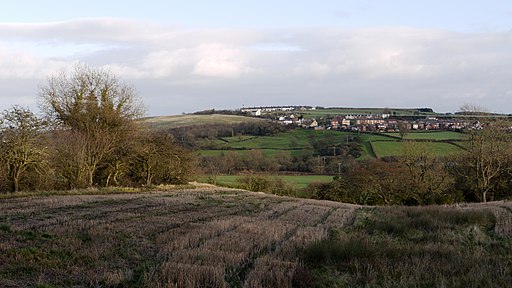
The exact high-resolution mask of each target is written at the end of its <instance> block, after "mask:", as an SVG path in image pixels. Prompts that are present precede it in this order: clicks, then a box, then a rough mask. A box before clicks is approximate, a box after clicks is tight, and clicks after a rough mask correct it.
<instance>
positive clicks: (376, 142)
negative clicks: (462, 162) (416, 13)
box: [200, 129, 466, 159]
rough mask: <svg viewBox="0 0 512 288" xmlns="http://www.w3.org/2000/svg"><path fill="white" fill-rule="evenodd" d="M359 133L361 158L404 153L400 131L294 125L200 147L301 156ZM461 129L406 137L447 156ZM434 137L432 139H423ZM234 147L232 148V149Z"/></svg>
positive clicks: (210, 153) (454, 148) (211, 153)
mask: <svg viewBox="0 0 512 288" xmlns="http://www.w3.org/2000/svg"><path fill="white" fill-rule="evenodd" d="M354 137H357V138H359V141H360V143H361V147H362V151H361V157H359V159H371V158H381V157H386V156H400V155H402V154H403V149H402V144H401V143H400V142H399V141H397V140H398V139H399V138H400V137H399V134H398V133H384V134H380V133H374V134H372V133H357V132H349V131H335V130H308V129H295V130H291V131H288V132H285V133H280V134H277V135H273V136H260V137H257V136H236V137H224V138H222V141H221V140H214V141H209V142H208V144H210V146H211V145H212V144H213V145H214V147H215V148H216V149H213V150H201V151H200V154H201V155H204V156H214V155H220V154H223V153H228V151H231V152H232V153H242V154H246V153H248V151H250V150H253V149H260V150H261V151H262V152H263V153H264V154H265V155H268V156H274V155H277V154H279V153H289V154H290V155H292V156H299V155H300V154H301V153H304V152H306V151H312V148H311V145H310V141H311V140H321V139H330V140H331V141H332V143H333V145H336V144H344V143H347V141H349V142H350V141H351V139H352V138H354ZM465 137H466V136H465V135H464V134H462V133H457V132H451V131H439V132H411V133H409V134H407V136H406V139H407V140H413V141H414V140H419V141H422V143H425V145H427V146H429V147H430V148H431V151H432V152H433V153H434V154H435V155H437V156H448V155H452V154H454V153H457V152H458V151H460V148H459V147H457V146H456V145H452V144H450V143H447V142H435V141H451V142H453V143H457V144H459V145H460V144H461V143H463V140H464V139H465ZM427 140H431V141H432V142H423V141H427ZM229 149H232V150H229Z"/></svg>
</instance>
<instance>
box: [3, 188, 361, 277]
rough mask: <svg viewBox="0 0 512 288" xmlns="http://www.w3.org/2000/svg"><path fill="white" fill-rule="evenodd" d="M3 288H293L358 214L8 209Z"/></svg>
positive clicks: (237, 196) (274, 204)
mask: <svg viewBox="0 0 512 288" xmlns="http://www.w3.org/2000/svg"><path fill="white" fill-rule="evenodd" d="M0 207H1V211H2V213H1V216H0V263H2V265H1V266H0V286H2V287H84V286H86V287H291V286H292V284H293V283H301V282H304V281H303V279H301V277H305V276H304V273H301V271H302V267H301V263H300V261H299V260H298V257H297V254H296V252H297V251H298V250H299V249H300V248H302V247H304V246H306V245H309V244H312V243H314V242H318V241H320V240H321V239H324V238H326V237H327V235H328V231H330V229H333V228H337V229H341V228H342V227H343V226H344V225H346V224H347V223H349V222H350V221H352V215H353V211H354V210H355V209H356V208H357V206H354V205H348V204H341V203H333V202H323V201H314V200H303V199H293V198H283V197H276V196H272V195H265V194H261V193H250V192H245V191H237V190H221V191H219V190H215V189H214V188H202V189H200V190H197V189H196V190H190V191H178V192H153V193H144V194H117V195H77V196H76V195H75V196H47V197H30V198H17V199H3V200H0Z"/></svg>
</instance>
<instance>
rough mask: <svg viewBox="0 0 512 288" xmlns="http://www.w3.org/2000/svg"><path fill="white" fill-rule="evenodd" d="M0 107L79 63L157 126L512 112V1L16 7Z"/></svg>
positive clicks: (9, 7) (2, 38)
mask: <svg viewBox="0 0 512 288" xmlns="http://www.w3.org/2000/svg"><path fill="white" fill-rule="evenodd" d="M6 2H10V3H2V8H1V10H0V21H1V22H0V110H3V109H7V108H9V107H10V106H12V105H15V104H17V105H22V106H25V107H29V108H31V109H33V110H35V111H37V101H38V100H37V97H38V90H39V88H38V87H39V86H40V85H44V82H45V79H46V77H47V76H48V75H50V74H52V73H57V72H59V71H60V70H61V69H63V68H65V67H70V66H72V65H73V63H76V62H82V63H86V64H89V65H94V66H98V67H105V68H108V69H110V70H111V71H112V72H113V73H115V74H117V75H118V76H119V77H120V78H121V79H122V80H123V81H125V82H128V83H130V84H132V85H133V86H135V88H136V89H137V91H138V95H139V97H140V98H141V99H142V100H143V102H144V103H145V104H146V106H147V108H148V115H173V114H180V113H182V112H194V111H198V110H203V109H212V108H215V109H223V108H230V109H233V108H239V107H242V106H243V105H244V106H262V105H315V106H316V105H318V106H326V107H328V106H346V107H432V108H433V109H434V110H436V111H439V112H454V111H457V110H458V108H459V107H460V106H461V105H462V104H466V103H470V104H476V105H479V106H483V107H487V108H488V109H489V110H491V111H495V112H501V113H512V101H511V100H512V1H509V0H508V1H505V0H503V1H502V0H478V1H477V0H465V1H462V0H450V1H447V0H428V1H427V0H425V1H424V0H416V1H415V0H408V1H406V0H352V1H343V0H337V1H335V0H332V1H330V0H316V1H306V0H293V1H292V0H290V1H288V0H281V1H276V0H273V1H267V0H258V1H240V0H238V1H229V0H216V1H207V0H203V1H200V0H187V1H153V0H145V1H131V0H123V1H116V0H112V1H107V0H101V1H99V0H98V1H97V0H89V1H69V0H66V1H60V0H53V1H51V0H47V1H43V0H38V1H37V0H33V1H30V0H25V1H6Z"/></svg>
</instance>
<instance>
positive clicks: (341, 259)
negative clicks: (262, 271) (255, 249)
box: [303, 202, 512, 287]
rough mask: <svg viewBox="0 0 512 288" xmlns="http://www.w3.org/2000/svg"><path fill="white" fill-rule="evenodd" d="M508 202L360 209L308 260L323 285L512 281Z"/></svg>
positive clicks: (493, 284)
mask: <svg viewBox="0 0 512 288" xmlns="http://www.w3.org/2000/svg"><path fill="white" fill-rule="evenodd" d="M511 208H512V205H511V204H510V203H505V202H495V203H488V204H464V205H454V206H448V207H441V206H427V207H375V208H364V209H358V210H357V212H356V213H354V218H353V223H352V225H347V226H346V227H345V228H344V229H341V230H332V231H330V233H329V235H328V237H324V238H323V240H321V241H317V242H315V244H313V245H310V246H309V247H307V248H306V249H305V250H304V251H303V259H304V260H305V263H306V264H307V266H308V268H309V269H311V270H312V271H314V274H315V276H316V280H317V281H318V282H316V283H315V284H317V285H318V286H320V287H511V285H512V261H511V259H512V239H511V238H510V231H511V222H510V220H511V217H512V209H511Z"/></svg>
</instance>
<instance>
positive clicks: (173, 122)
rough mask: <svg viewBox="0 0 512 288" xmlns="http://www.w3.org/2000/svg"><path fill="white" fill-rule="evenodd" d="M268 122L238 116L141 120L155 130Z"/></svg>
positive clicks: (188, 115) (180, 116)
mask: <svg viewBox="0 0 512 288" xmlns="http://www.w3.org/2000/svg"><path fill="white" fill-rule="evenodd" d="M260 121H266V120H264V119H261V118H255V117H246V116H237V115H222V114H211V115H194V114H185V115H174V116H155V117H146V118H142V119H141V120H139V123H141V124H142V125H144V126H147V127H150V128H153V129H169V128H177V127H186V126H191V125H204V124H239V123H246V122H260Z"/></svg>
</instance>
